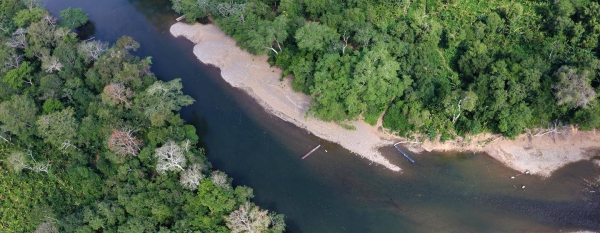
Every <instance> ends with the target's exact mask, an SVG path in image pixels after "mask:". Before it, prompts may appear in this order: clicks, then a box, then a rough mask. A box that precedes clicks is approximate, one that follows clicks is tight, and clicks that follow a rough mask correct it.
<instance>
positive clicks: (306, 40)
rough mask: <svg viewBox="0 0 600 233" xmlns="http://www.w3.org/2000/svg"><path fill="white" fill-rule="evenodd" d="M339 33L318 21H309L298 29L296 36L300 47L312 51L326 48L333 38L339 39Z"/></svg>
mask: <svg viewBox="0 0 600 233" xmlns="http://www.w3.org/2000/svg"><path fill="white" fill-rule="evenodd" d="M339 37H340V36H339V35H338V33H337V32H336V31H335V30H333V29H331V28H329V27H327V26H325V25H321V24H319V23H318V22H308V23H306V24H305V25H304V26H302V27H301V28H300V29H298V30H297V31H296V34H295V36H294V38H295V39H296V42H297V43H298V48H301V49H306V50H308V51H311V52H317V51H322V50H325V46H326V45H328V43H330V42H331V41H332V40H335V39H338V38H339Z"/></svg>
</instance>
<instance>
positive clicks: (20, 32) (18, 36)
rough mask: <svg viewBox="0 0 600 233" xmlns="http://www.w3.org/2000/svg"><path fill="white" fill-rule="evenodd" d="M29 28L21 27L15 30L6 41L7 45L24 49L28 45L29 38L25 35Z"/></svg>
mask: <svg viewBox="0 0 600 233" xmlns="http://www.w3.org/2000/svg"><path fill="white" fill-rule="evenodd" d="M26 34H27V30H25V29H24V28H19V29H17V30H16V31H15V32H13V34H12V37H11V38H10V39H9V40H8V41H7V42H6V43H5V45H6V46H8V47H11V48H17V49H24V48H26V47H27V38H25V35H26Z"/></svg>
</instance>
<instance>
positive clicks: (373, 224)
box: [43, 0, 600, 232]
mask: <svg viewBox="0 0 600 233" xmlns="http://www.w3.org/2000/svg"><path fill="white" fill-rule="evenodd" d="M43 2H44V4H46V7H47V8H48V9H49V10H50V11H51V12H52V13H53V14H55V15H58V11H59V10H61V9H65V8H67V7H81V8H82V9H83V10H84V11H85V12H87V13H88V14H89V16H90V19H91V21H92V23H90V24H88V25H86V26H85V27H84V28H83V29H82V31H81V32H80V34H82V35H83V36H86V37H87V36H94V37H95V38H96V39H100V40H103V41H108V42H111V43H114V42H115V41H116V40H117V39H118V38H119V37H120V36H122V35H129V36H132V37H133V38H134V39H135V40H137V41H138V42H139V43H140V44H141V48H140V49H139V50H138V51H137V52H136V55H139V56H151V57H152V58H153V64H152V71H153V72H154V73H155V74H156V75H157V77H159V78H160V79H162V80H171V79H173V78H182V79H183V85H184V90H183V91H184V93H185V94H187V95H190V96H192V97H193V98H194V99H196V103H195V104H194V105H192V106H189V107H187V108H185V109H183V111H182V113H181V115H182V117H183V118H184V119H186V121H187V122H188V123H190V124H193V125H194V126H196V128H197V129H198V133H199V134H200V137H201V141H202V143H201V145H200V146H203V147H205V148H206V150H207V156H208V158H209V160H210V161H211V163H212V164H213V167H214V168H215V169H219V170H222V171H224V172H226V173H228V174H229V175H230V176H231V177H233V179H234V185H247V186H250V187H252V188H254V192H255V195H256V197H255V198H254V201H255V202H256V203H257V204H258V205H260V206H261V207H264V208H268V209H271V210H275V211H277V212H279V213H282V214H285V215H286V223H287V225H288V231H289V232H440V231H441V232H523V231H530V232H531V231H534V232H548V231H550V232H554V231H559V230H563V231H565V230H566V231H571V230H596V231H600V190H596V192H595V193H592V192H590V189H589V188H588V186H587V185H586V182H585V180H591V179H594V177H596V176H598V174H600V171H599V169H598V167H596V166H595V165H593V164H592V163H591V162H578V163H574V164H571V165H568V166H566V167H564V168H562V169H560V170H558V171H557V172H556V173H555V174H554V175H553V176H552V177H550V178H547V179H541V178H539V177H534V176H528V175H519V176H517V177H516V178H515V179H511V178H510V177H511V176H515V175H517V173H516V172H515V171H513V170H511V169H509V168H506V167H504V166H503V165H502V164H500V163H499V162H497V161H495V160H493V159H492V158H490V157H489V156H487V155H485V154H479V153H458V154H457V153H426V154H418V155H415V154H411V156H412V157H413V158H414V159H415V160H416V161H417V162H416V163H415V164H411V163H409V162H408V161H407V160H406V159H405V158H404V157H402V156H401V155H400V154H398V153H397V152H396V151H395V150H394V149H393V147H390V148H383V149H382V153H383V154H384V155H385V156H386V157H388V158H389V159H390V161H391V162H392V163H394V164H398V165H399V166H400V167H402V168H403V172H402V173H397V172H392V171H389V170H386V169H384V168H383V167H380V166H379V167H378V166H375V165H370V164H369V162H368V161H367V160H364V159H361V158H360V157H358V156H356V155H353V154H351V153H350V152H349V151H347V150H345V149H343V148H341V147H340V146H338V145H336V144H332V143H328V142H326V141H323V140H321V139H319V138H317V137H315V136H313V135H311V134H310V133H308V132H306V131H305V130H303V129H299V128H297V127H295V126H294V125H292V124H290V123H287V122H284V121H282V120H280V119H279V118H276V117H274V116H271V115H269V114H268V113H266V112H265V111H264V110H262V109H261V107H260V106H259V105H258V104H257V103H256V102H255V101H254V100H252V99H251V98H250V97H249V96H248V95H246V94H245V93H244V92H242V91H241V90H237V89H234V88H232V87H231V86H229V85H228V84H227V83H225V82H224V81H223V80H222V79H221V78H220V77H219V71H218V70H217V69H216V68H214V67H209V66H206V65H203V64H201V63H200V62H199V61H198V60H197V59H196V57H194V55H193V54H192V47H193V44H192V43H190V42H189V41H187V40H185V39H183V38H173V37H172V36H171V34H170V33H169V27H170V26H171V25H172V24H173V23H175V18H177V15H176V14H175V13H174V12H173V11H172V10H171V9H170V7H169V1H168V0H145V1H144V0H129V1H127V0H43ZM318 144H321V145H322V148H323V149H320V150H318V151H317V152H315V153H314V154H312V155H311V156H310V157H308V158H307V159H306V160H300V157H302V155H304V154H305V153H306V152H307V151H309V150H310V149H312V148H313V147H314V146H316V145H318ZM325 150H326V151H327V152H325ZM521 186H525V187H526V188H525V189H521Z"/></svg>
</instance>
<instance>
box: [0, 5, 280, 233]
mask: <svg viewBox="0 0 600 233" xmlns="http://www.w3.org/2000/svg"><path fill="white" fill-rule="evenodd" d="M31 3H35V1H31ZM0 8H1V9H2V11H0V29H1V30H14V26H19V27H21V26H22V27H24V28H23V30H26V31H27V34H26V35H25V39H26V42H27V43H26V47H25V48H20V47H19V48H16V47H10V46H11V45H12V44H10V43H4V42H5V41H9V40H12V38H11V37H12V36H13V35H12V34H13V33H12V31H11V32H10V33H0V41H2V42H3V43H2V44H0V63H2V64H4V65H3V66H2V67H1V69H0V74H2V76H1V77H2V85H0V94H1V95H0V136H1V137H0V187H1V188H2V190H3V191H2V192H0V228H1V229H2V230H1V231H2V232H230V231H231V230H230V229H229V228H228V227H227V224H226V223H225V218H226V217H227V216H229V215H230V214H231V212H233V211H234V210H236V209H238V208H239V207H240V205H242V204H244V203H247V202H248V201H249V200H250V199H251V198H252V197H253V193H252V189H250V188H247V187H243V186H241V187H236V188H235V189H234V188H233V187H232V186H231V183H230V182H231V180H230V179H227V176H226V175H225V174H224V173H222V172H213V173H214V174H217V175H213V176H211V179H214V180H215V181H218V182H219V183H218V185H214V184H213V183H212V181H211V179H208V178H206V177H207V176H208V174H210V172H211V171H209V170H208V169H207V168H208V167H210V165H209V164H207V163H208V162H207V161H206V156H205V155H204V150H203V149H202V148H197V147H196V145H197V144H198V140H199V137H198V135H197V134H196V129H195V128H194V127H193V126H191V125H186V124H185V123H184V121H183V119H181V118H180V117H179V114H178V113H177V112H178V111H179V110H180V109H181V108H182V107H183V106H187V105H190V104H192V103H193V101H194V100H193V99H192V98H191V97H189V96H187V95H184V94H183V92H182V88H183V85H182V83H181V80H179V79H175V80H173V81H170V82H162V81H157V78H156V77H155V76H154V75H153V74H152V73H151V72H150V64H151V63H152V62H151V59H150V58H146V59H140V58H138V57H135V56H133V55H132V54H130V53H129V51H134V50H136V49H137V48H138V47H139V43H137V42H135V41H134V40H133V39H132V38H131V37H123V38H121V39H119V40H118V41H117V43H116V44H115V45H114V46H113V47H111V48H108V46H106V47H105V45H107V44H106V43H102V42H89V41H87V42H82V41H79V40H78V39H77V38H76V36H75V34H74V33H72V32H70V29H71V28H75V27H78V26H81V25H83V24H84V23H85V22H87V16H86V15H85V13H83V12H82V11H81V9H67V10H65V11H61V16H62V17H63V24H64V25H66V26H67V27H68V28H65V27H61V26H57V25H54V23H51V22H53V21H51V19H52V18H46V17H45V16H46V15H48V14H49V13H48V12H46V11H44V10H41V8H40V7H33V8H32V9H23V8H25V6H24V5H23V4H21V1H16V0H6V1H2V2H0ZM48 20H50V21H48ZM1 30H0V31H1ZM56 35H61V36H56ZM17 39H19V38H17ZM90 45H92V46H90ZM94 49H98V50H95V52H94ZM105 51H110V53H105ZM91 52H94V53H91ZM11 59H12V60H11ZM56 63H59V64H60V65H59V66H57V67H59V68H60V69H49V68H48V67H51V65H52V64H55V65H56ZM82 77H84V78H82ZM24 84H26V85H24ZM125 102H126V103H125ZM115 103H117V104H115ZM40 110H41V111H40ZM115 132H120V133H117V134H115ZM114 135H117V136H119V138H117V139H118V140H117V139H115V138H114V137H113V136H114ZM170 141H176V142H180V143H178V144H177V145H176V147H168V145H171V144H169V143H168V142H170ZM110 143H112V144H110ZM132 143H133V144H132ZM109 145H112V146H113V147H119V148H130V149H132V150H133V151H134V152H135V153H136V154H138V156H129V157H127V156H119V155H117V154H115V153H114V152H113V151H111V150H110V149H109ZM156 148H160V149H161V150H157V149H156ZM170 148H175V149H176V150H174V151H172V150H169V149H170ZM138 152H139V153H138ZM159 152H160V153H161V154H160V155H161V156H163V157H160V159H158V157H159V156H158V155H159V154H158V153H159ZM175 152H176V153H175ZM175 156H179V157H175ZM171 158H178V159H180V160H183V161H186V162H180V163H178V164H177V165H179V166H181V168H178V169H179V170H176V172H177V173H176V172H172V171H171V170H172V169H163V170H161V171H162V172H160V171H157V170H158V167H160V166H163V167H167V168H168V167H169V166H171V167H172V166H174V165H173V164H168V163H169V162H170V161H171V160H170V159H171ZM159 165H160V166H159ZM181 169H185V172H182V171H180V170H181ZM180 174H181V175H180ZM183 174H185V175H186V176H184V175H183ZM219 177H220V178H219ZM189 184H195V185H189ZM198 184H200V187H199V188H198V190H197V189H196V187H198ZM190 187H192V188H190ZM253 206H255V205H253ZM256 208H258V207H256ZM263 212H264V213H265V214H266V213H267V212H266V211H260V213H263ZM269 214H270V215H273V216H280V215H277V214H275V213H269ZM274 219H278V220H277V221H279V222H274V223H276V224H273V225H272V226H271V225H269V229H268V230H269V231H271V232H282V231H283V229H284V227H285V223H284V222H282V219H283V217H276V218H274ZM269 224H270V223H269ZM263 225H264V224H263Z"/></svg>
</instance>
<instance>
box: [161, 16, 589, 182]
mask: <svg viewBox="0 0 600 233" xmlns="http://www.w3.org/2000/svg"><path fill="white" fill-rule="evenodd" d="M171 34H173V36H176V37H177V36H183V37H185V38H187V39H189V40H190V41H192V42H194V43H195V44H196V45H195V46H194V54H195V55H196V57H198V59H199V60H200V61H201V62H203V63H205V64H211V65H214V66H216V67H218V68H220V70H221V76H222V77H223V79H225V81H227V82H228V83H229V84H231V85H232V86H234V87H237V88H241V89H243V90H245V91H246V92H247V93H248V94H249V95H250V96H252V97H253V98H254V99H256V100H257V102H258V103H260V104H261V105H262V106H263V107H264V108H265V109H266V110H267V111H269V112H271V113H272V114H274V115H276V116H278V117H279V118H281V119H283V120H285V121H288V122H291V123H293V124H295V125H297V126H298V127H301V128H304V129H307V130H308V131H310V132H311V133H313V134H315V135H316V136H318V137H320V138H323V139H326V140H328V141H331V142H335V143H338V144H340V145H341V146H343V147H344V148H346V149H348V150H350V151H352V152H354V153H356V154H358V155H360V156H362V157H364V158H366V159H368V160H370V161H373V162H375V163H377V164H380V165H383V166H385V167H386V168H389V169H391V170H393V171H400V167H398V166H396V165H394V164H392V163H390V162H389V160H387V159H386V158H385V157H384V156H383V155H382V154H381V153H380V152H379V151H378V148H380V147H382V146H386V145H391V144H392V143H393V142H396V141H403V140H404V139H402V138H399V137H395V136H392V135H390V134H387V133H383V132H381V131H378V130H377V129H378V127H377V126H371V125H368V124H366V123H364V122H362V121H358V122H353V123H351V125H353V126H354V127H355V128H356V129H355V130H347V129H345V128H343V127H341V126H339V125H337V124H335V123H331V122H323V121H320V120H317V119H315V118H313V117H311V116H306V112H307V111H308V108H309V107H310V96H307V95H304V94H302V93H296V92H294V91H293V90H292V88H291V79H290V78H286V79H284V80H283V81H280V77H281V74H282V71H281V70H280V69H279V68H277V67H270V65H269V63H268V62H267V59H268V56H267V55H263V56H255V55H251V54H249V53H248V52H246V51H243V50H241V49H240V48H238V47H237V46H236V42H235V40H234V39H232V38H230V37H228V36H227V35H225V33H224V32H222V31H221V30H219V29H218V28H217V27H216V26H214V25H212V24H208V25H202V24H195V25H188V24H185V23H176V24H174V25H173V26H171ZM380 124H381V122H379V124H378V125H380ZM406 145H409V144H406ZM410 145H411V146H410V149H411V150H412V151H413V152H421V151H433V150H436V151H447V150H452V151H485V152H487V153H488V154H489V155H490V156H492V157H494V158H495V159H497V160H499V161H500V162H502V163H504V164H505V165H507V166H509V167H511V168H513V169H515V170H518V171H521V172H525V171H526V170H529V171H530V172H531V173H532V174H537V175H541V176H549V175H550V174H551V173H552V172H553V171H555V170H557V169H558V168H560V167H562V166H564V165H565V164H568V163H571V162H575V161H579V160H583V159H589V158H590V157H592V156H593V153H591V152H590V151H591V150H595V149H598V148H600V135H597V134H596V133H595V132H575V131H569V132H566V133H563V134H559V135H545V136H540V137H533V136H530V135H529V134H525V135H522V136H520V137H518V138H517V139H516V140H514V141H513V140H508V139H505V138H502V137H500V136H498V135H491V134H483V135H477V136H476V137H472V138H466V139H458V140H454V141H447V142H445V143H437V142H430V141H425V142H424V143H420V144H410ZM417 159H418V157H417Z"/></svg>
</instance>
